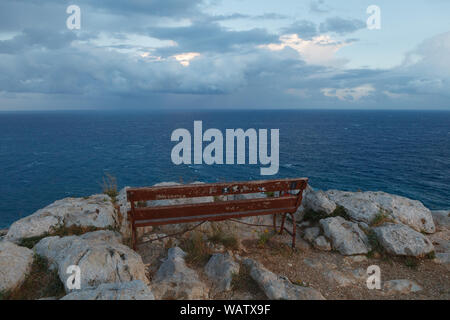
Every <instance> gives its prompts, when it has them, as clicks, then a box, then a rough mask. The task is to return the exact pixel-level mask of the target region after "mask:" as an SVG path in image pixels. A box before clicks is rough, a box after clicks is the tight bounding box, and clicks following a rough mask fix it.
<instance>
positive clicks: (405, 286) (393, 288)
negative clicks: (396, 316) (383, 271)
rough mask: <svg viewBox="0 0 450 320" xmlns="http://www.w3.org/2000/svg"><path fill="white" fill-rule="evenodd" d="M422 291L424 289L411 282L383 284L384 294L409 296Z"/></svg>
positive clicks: (397, 281) (394, 281)
mask: <svg viewBox="0 0 450 320" xmlns="http://www.w3.org/2000/svg"><path fill="white" fill-rule="evenodd" d="M421 290H422V287H421V286H419V285H418V284H417V283H415V282H414V281H411V280H406V279H402V280H390V281H385V282H384V283H383V293H384V294H387V295H392V294H409V293H415V292H419V291H421Z"/></svg>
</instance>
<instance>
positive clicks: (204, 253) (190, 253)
mask: <svg viewBox="0 0 450 320" xmlns="http://www.w3.org/2000/svg"><path fill="white" fill-rule="evenodd" d="M181 249H183V250H184V251H185V252H186V253H187V255H186V259H185V260H186V262H187V263H188V264H190V265H193V266H197V267H201V266H204V265H205V264H206V263H207V262H208V260H209V258H211V254H212V253H211V249H210V248H209V247H208V245H207V243H206V241H205V240H204V239H203V234H202V233H201V232H198V231H194V232H192V233H191V235H190V237H189V238H188V239H185V240H184V241H183V242H182V244H181Z"/></svg>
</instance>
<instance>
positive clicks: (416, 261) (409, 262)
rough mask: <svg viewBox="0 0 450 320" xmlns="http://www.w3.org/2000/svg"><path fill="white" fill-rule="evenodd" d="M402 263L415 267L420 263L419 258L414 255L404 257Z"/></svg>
mask: <svg viewBox="0 0 450 320" xmlns="http://www.w3.org/2000/svg"><path fill="white" fill-rule="evenodd" d="M404 263H405V266H407V267H408V268H411V269H417V267H418V266H419V264H420V260H419V259H417V258H415V257H406V258H405V260H404Z"/></svg>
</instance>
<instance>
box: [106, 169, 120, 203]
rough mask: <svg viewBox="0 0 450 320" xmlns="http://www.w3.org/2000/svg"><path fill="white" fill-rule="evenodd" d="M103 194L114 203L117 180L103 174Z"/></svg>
mask: <svg viewBox="0 0 450 320" xmlns="http://www.w3.org/2000/svg"><path fill="white" fill-rule="evenodd" d="M102 188H103V193H104V194H106V195H108V196H109V197H110V198H111V200H112V202H113V203H116V201H117V196H118V195H119V192H118V191H117V179H116V177H114V176H112V175H111V174H109V173H105V176H104V177H103V183H102Z"/></svg>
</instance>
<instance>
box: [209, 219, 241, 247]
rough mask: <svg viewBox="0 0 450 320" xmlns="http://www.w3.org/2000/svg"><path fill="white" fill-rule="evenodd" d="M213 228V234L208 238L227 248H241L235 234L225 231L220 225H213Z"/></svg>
mask: <svg viewBox="0 0 450 320" xmlns="http://www.w3.org/2000/svg"><path fill="white" fill-rule="evenodd" d="M211 226H212V228H213V232H212V234H211V235H210V236H209V237H208V240H209V241H211V242H212V243H214V244H221V245H223V246H224V247H225V248H227V249H231V250H237V249H239V241H238V239H237V237H236V236H235V235H234V234H227V233H225V232H224V231H223V230H222V228H220V226H217V225H214V224H212V225H211Z"/></svg>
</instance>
